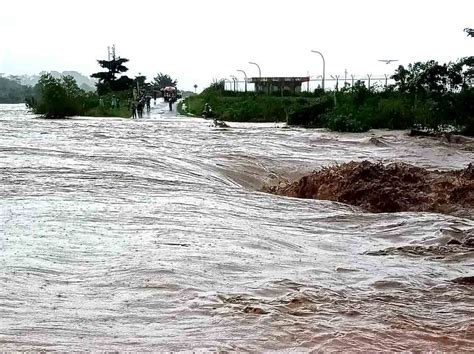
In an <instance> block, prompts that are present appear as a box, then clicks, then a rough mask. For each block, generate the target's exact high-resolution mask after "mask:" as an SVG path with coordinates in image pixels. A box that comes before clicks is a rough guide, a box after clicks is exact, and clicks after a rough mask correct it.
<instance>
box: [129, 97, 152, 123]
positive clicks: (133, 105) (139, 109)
mask: <svg viewBox="0 0 474 354" xmlns="http://www.w3.org/2000/svg"><path fill="white" fill-rule="evenodd" d="M129 106H130V109H131V111H132V117H133V118H142V117H143V111H144V110H145V108H146V111H147V113H150V110H151V97H150V96H145V95H141V96H140V98H139V99H137V100H135V99H130V103H129Z"/></svg>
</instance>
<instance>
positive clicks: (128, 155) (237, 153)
mask: <svg viewBox="0 0 474 354" xmlns="http://www.w3.org/2000/svg"><path fill="white" fill-rule="evenodd" d="M230 125H231V128H229V129H221V128H213V127H210V122H209V121H205V120H202V119H197V118H183V117H176V116H174V115H173V114H169V113H168V112H166V111H164V106H163V105H162V104H160V105H158V106H157V107H154V109H153V110H152V112H151V114H150V115H148V116H145V117H144V118H143V119H141V120H126V119H110V118H103V119H101V118H75V119H70V120H44V119H37V118H35V117H34V116H32V115H30V114H28V113H27V112H26V110H25V108H24V106H23V105H0V152H1V154H0V195H1V198H0V349H3V350H13V349H16V350H121V351H128V350H185V349H195V350H246V351H247V350H249V351H250V350H256V351H261V350H314V349H323V350H350V349H352V350H355V349H357V350H450V351H451V350H452V351H454V350H455V351H461V350H465V351H468V350H473V348H474V320H473V318H474V308H473V304H474V292H473V287H472V285H461V284H457V283H454V282H452V280H453V279H455V278H458V277H463V276H469V275H471V276H472V275H473V265H474V262H473V257H472V256H473V254H472V253H469V252H465V253H456V254H452V255H450V256H447V257H436V256H435V257H429V256H426V255H425V256H423V255H409V254H394V255H385V256H375V255H369V254H367V252H373V251H378V250H383V249H386V248H389V247H398V246H407V245H425V246H429V245H437V244H438V243H439V242H440V240H445V239H447V238H450V237H453V236H456V235H460V234H461V235H462V234H464V233H466V232H468V230H469V229H472V228H474V221H473V220H469V219H462V218H456V217H452V216H447V215H441V214H430V213H396V214H371V213H366V212H363V211H361V210H359V209H357V208H355V207H350V206H347V205H343V204H339V203H334V202H328V201H318V200H301V199H292V198H286V197H278V196H274V195H268V194H264V193H261V192H258V189H259V188H260V187H261V186H262V184H263V183H264V182H268V181H272V180H273V179H275V178H276V177H281V176H283V177H286V178H289V179H292V178H296V177H297V176H299V175H301V174H302V173H304V172H308V171H311V170H313V169H317V168H319V167H321V166H326V165H328V164H332V163H337V162H347V161H351V160H363V159H369V160H371V161H374V160H382V161H384V162H393V161H405V162H410V163H413V164H415V165H417V166H422V167H427V168H432V169H434V168H437V169H454V168H456V169H457V168H463V167H466V165H467V164H468V163H469V162H470V161H472V160H473V158H474V153H472V152H467V151H462V150H460V149H459V148H457V147H455V146H450V145H447V144H443V143H440V142H438V141H434V140H430V139H415V138H408V137H406V136H405V135H404V134H405V133H404V132H386V131H376V132H373V133H367V134H336V133H329V132H326V131H323V130H303V129H285V128H282V127H281V126H277V125H275V124H243V123H241V124H238V123H230ZM372 136H376V137H377V140H374V139H371V137H372ZM374 141H375V142H376V143H374Z"/></svg>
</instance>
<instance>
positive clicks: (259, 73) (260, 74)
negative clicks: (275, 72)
mask: <svg viewBox="0 0 474 354" xmlns="http://www.w3.org/2000/svg"><path fill="white" fill-rule="evenodd" d="M249 64H252V65H256V66H257V68H258V77H259V78H261V77H262V70H260V66H259V65H258V64H257V63H254V62H253V61H249Z"/></svg>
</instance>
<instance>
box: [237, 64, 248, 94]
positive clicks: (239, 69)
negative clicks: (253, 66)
mask: <svg viewBox="0 0 474 354" xmlns="http://www.w3.org/2000/svg"><path fill="white" fill-rule="evenodd" d="M237 71H240V72H241V73H244V76H245V92H247V74H246V73H245V71H243V70H240V69H239V70H237Z"/></svg>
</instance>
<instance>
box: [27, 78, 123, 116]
mask: <svg viewBox="0 0 474 354" xmlns="http://www.w3.org/2000/svg"><path fill="white" fill-rule="evenodd" d="M127 96H128V94H127V93H125V94H124V93H120V92H116V93H107V94H104V95H102V96H99V95H98V94H97V93H95V92H86V91H84V90H82V89H81V88H79V87H78V85H77V83H76V81H75V80H74V78H73V77H72V76H63V77H60V78H55V77H53V76H52V75H51V74H44V75H42V76H41V77H40V80H39V82H38V84H37V85H36V86H35V95H33V96H30V97H28V98H27V99H26V104H27V106H28V107H29V108H30V109H32V110H33V112H34V113H36V114H41V115H42V116H44V117H45V118H65V117H72V116H97V117H123V118H129V117H130V116H131V113H130V110H129V109H128V104H127Z"/></svg>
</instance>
